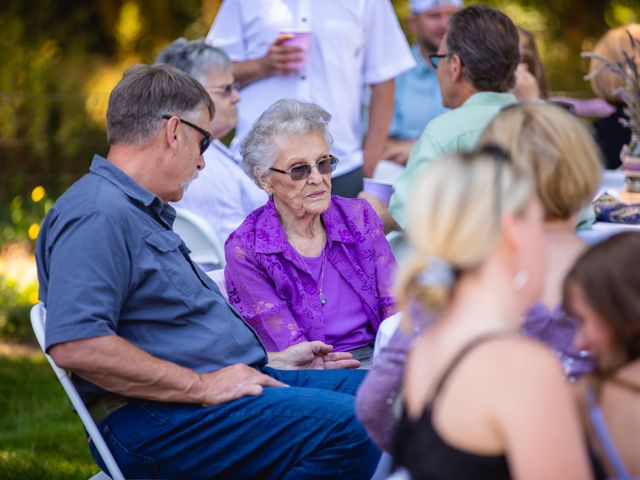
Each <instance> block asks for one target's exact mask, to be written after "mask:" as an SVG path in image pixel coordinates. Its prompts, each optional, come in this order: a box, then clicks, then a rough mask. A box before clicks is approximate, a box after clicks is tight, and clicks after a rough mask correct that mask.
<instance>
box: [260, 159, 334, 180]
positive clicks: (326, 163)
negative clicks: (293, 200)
mask: <svg viewBox="0 0 640 480" xmlns="http://www.w3.org/2000/svg"><path fill="white" fill-rule="evenodd" d="M338 162H339V160H338V159H337V158H336V157H334V156H333V155H329V156H328V157H326V158H321V159H320V160H318V161H317V162H316V165H315V167H316V168H317V169H318V173H320V175H328V174H330V173H331V172H333V171H334V170H335V169H336V165H338ZM269 170H271V171H272V172H278V173H284V174H285V175H289V176H290V177H291V180H304V179H305V178H308V177H309V175H311V171H312V170H313V166H312V165H309V164H308V163H303V164H301V165H295V166H293V167H291V168H290V169H289V170H280V169H279V168H274V167H270V168H269Z"/></svg>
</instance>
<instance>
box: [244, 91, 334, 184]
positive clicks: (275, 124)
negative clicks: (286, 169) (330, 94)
mask: <svg viewBox="0 0 640 480" xmlns="http://www.w3.org/2000/svg"><path fill="white" fill-rule="evenodd" d="M329 120H331V115H330V114H329V112H327V111H326V110H324V109H323V108H321V107H319V106H318V105H316V104H315V103H308V102H301V101H299V100H293V99H290V98H284V99H282V100H278V101H277V102H276V103H274V104H273V105H271V106H270V107H269V108H267V109H266V110H265V111H264V113H263V114H262V115H260V118H258V120H257V121H256V123H254V124H253V127H252V128H251V131H250V132H249V134H248V135H247V137H246V139H245V141H244V142H243V144H242V147H241V149H240V153H241V154H242V158H243V160H244V161H243V168H244V171H245V172H246V174H247V175H249V177H250V178H253V180H254V181H255V182H256V184H258V185H260V182H259V180H258V176H259V175H262V174H263V173H266V172H268V171H269V167H271V166H272V165H273V162H275V160H276V157H277V156H278V150H277V147H276V143H275V138H276V137H280V138H282V137H292V136H296V135H307V134H309V133H319V134H320V135H322V136H323V137H324V141H325V142H326V144H327V146H328V147H331V145H332V144H333V138H332V137H331V134H330V133H329V129H328V128H327V127H328V124H329ZM254 170H258V176H256V172H255V171H254Z"/></svg>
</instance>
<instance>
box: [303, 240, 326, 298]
mask: <svg viewBox="0 0 640 480" xmlns="http://www.w3.org/2000/svg"><path fill="white" fill-rule="evenodd" d="M298 256H299V257H300V260H302V264H303V265H304V268H305V269H306V270H307V273H308V274H309V276H310V277H311V278H313V279H314V280H315V282H316V287H317V288H318V298H319V299H320V305H322V306H323V307H324V306H325V305H326V304H327V296H326V295H325V294H324V292H323V291H322V287H323V285H324V264H325V262H326V259H327V246H326V245H325V246H324V248H323V249H322V260H321V261H320V262H321V263H320V277H319V281H318V280H316V279H315V278H314V277H313V275H312V274H311V270H309V266H308V265H307V262H305V261H304V257H303V256H302V255H300V254H299V253H298Z"/></svg>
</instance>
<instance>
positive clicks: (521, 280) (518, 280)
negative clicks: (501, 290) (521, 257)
mask: <svg viewBox="0 0 640 480" xmlns="http://www.w3.org/2000/svg"><path fill="white" fill-rule="evenodd" d="M528 281H529V274H528V273H527V271H526V270H523V269H520V270H518V272H517V273H516V274H515V276H514V277H513V288H515V289H516V290H522V289H523V288H524V287H525V285H526V284H527V282H528Z"/></svg>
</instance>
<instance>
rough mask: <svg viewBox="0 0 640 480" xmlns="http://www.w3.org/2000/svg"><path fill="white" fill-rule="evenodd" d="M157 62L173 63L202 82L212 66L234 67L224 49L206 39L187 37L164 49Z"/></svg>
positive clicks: (221, 67) (219, 67) (222, 68)
mask: <svg viewBox="0 0 640 480" xmlns="http://www.w3.org/2000/svg"><path fill="white" fill-rule="evenodd" d="M156 63H168V64H169V65H173V66H174V67H176V68H178V69H180V70H182V71H183V72H186V73H188V74H189V75H191V76H192V77H194V78H195V79H196V80H198V81H199V82H200V83H204V81H205V77H206V74H207V73H208V71H209V70H210V69H211V68H216V69H221V70H226V69H230V68H231V67H232V63H231V59H230V58H229V56H228V55H227V54H226V53H225V52H224V51H222V50H220V49H219V48H216V47H214V46H211V45H208V44H206V43H205V42H204V40H193V41H191V42H190V41H188V40H187V39H186V38H178V39H177V40H175V41H174V42H173V43H171V44H169V45H168V46H167V47H165V48H164V49H162V50H161V51H160V53H159V54H158V58H157V59H156Z"/></svg>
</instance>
